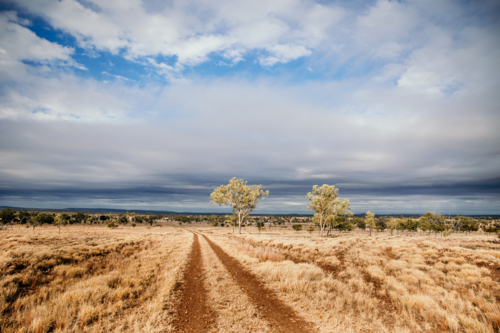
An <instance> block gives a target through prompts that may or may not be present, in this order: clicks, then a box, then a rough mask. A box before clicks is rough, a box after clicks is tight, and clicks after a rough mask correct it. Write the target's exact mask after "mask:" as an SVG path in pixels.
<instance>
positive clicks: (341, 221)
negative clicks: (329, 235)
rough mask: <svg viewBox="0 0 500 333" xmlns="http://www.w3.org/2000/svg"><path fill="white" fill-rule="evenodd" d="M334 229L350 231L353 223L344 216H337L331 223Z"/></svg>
mask: <svg viewBox="0 0 500 333" xmlns="http://www.w3.org/2000/svg"><path fill="white" fill-rule="evenodd" d="M332 227H333V228H334V229H337V230H338V231H352V230H354V225H353V224H352V222H351V221H350V220H349V219H348V218H347V217H345V216H338V217H337V218H336V219H335V220H334V224H333V225H332Z"/></svg>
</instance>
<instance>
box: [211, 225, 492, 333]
mask: <svg viewBox="0 0 500 333" xmlns="http://www.w3.org/2000/svg"><path fill="white" fill-rule="evenodd" d="M212 238H213V239H214V241H216V242H217V243H218V245H219V246H221V247H222V248H223V249H225V250H226V251H227V252H228V253H230V254H231V255H232V256H234V257H235V258H237V259H238V260H240V261H241V262H242V263H244V264H245V265H246V266H247V268H248V269H250V270H251V271H252V272H254V273H255V274H256V275H257V276H259V277H260V278H261V279H262V281H264V282H265V283H266V284H267V285H268V287H269V288H271V289H274V290H276V291H278V293H279V295H280V297H281V298H282V299H283V300H285V301H286V302H287V303H288V304H291V305H292V306H293V307H294V308H295V309H296V310H297V311H298V312H299V313H301V314H302V315H303V316H304V317H305V318H306V319H307V320H310V321H312V322H314V323H315V324H317V325H318V327H320V328H321V330H322V331H324V332H349V331H356V332H359V331H370V332H418V331H447V332H498V330H499V328H500V321H499V319H500V316H499V314H500V307H499V304H500V283H499V281H498V275H496V277H495V279H496V280H494V279H493V278H492V274H493V275H494V274H496V273H495V271H494V270H493V268H494V269H495V270H496V269H497V268H498V267H500V252H499V249H500V247H499V246H498V245H495V244H491V243H488V242H487V240H489V239H491V237H483V236H473V237H471V236H467V237H465V236H463V235H458V236H452V237H449V238H434V237H396V236H392V237H391V236H388V235H382V236H381V235H377V236H375V237H367V236H366V235H352V236H342V237H337V238H333V239H327V238H318V237H314V236H308V235H306V234H303V236H302V237H297V235H296V234H291V233H288V234H286V233H285V234H283V235H277V234H276V233H274V234H272V235H260V236H259V235H255V234H252V235H249V234H246V235H242V236H239V238H240V239H241V240H242V241H246V242H248V243H250V244H252V247H253V248H254V249H253V250H252V251H241V249H242V248H243V247H242V246H241V245H239V246H238V245H237V242H235V241H230V242H228V241H227V240H226V238H227V237H215V236H212ZM259 247H260V248H261V249H260V251H261V252H262V251H264V250H265V249H269V250H279V251H280V252H281V253H282V254H283V255H290V256H293V258H295V259H297V260H299V261H302V262H306V263H300V264H295V263H293V262H291V261H283V262H270V261H265V262H264V261H263V260H262V259H261V258H259V257H258V256H255V255H253V253H255V252H256V250H255V249H258V248H259ZM325 265H326V266H327V267H328V268H329V269H330V271H331V272H332V273H327V272H325V271H324V270H322V269H320V268H319V267H325Z"/></svg>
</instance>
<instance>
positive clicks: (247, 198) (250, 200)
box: [210, 177, 269, 234]
mask: <svg viewBox="0 0 500 333" xmlns="http://www.w3.org/2000/svg"><path fill="white" fill-rule="evenodd" d="M268 195H269V191H263V190H262V185H253V186H248V182H247V181H244V180H243V179H237V178H236V177H234V178H233V179H231V180H230V181H229V184H228V185H221V186H220V187H218V188H216V189H215V190H214V191H213V192H212V194H210V198H211V199H212V201H211V203H212V204H218V205H219V206H221V205H227V206H230V207H232V208H233V214H235V215H237V216H238V226H239V233H240V234H241V223H242V222H243V220H244V219H245V218H246V217H248V216H249V215H250V213H251V212H252V211H253V210H254V209H256V208H257V204H258V203H259V200H260V199H264V198H265V197H267V196H268Z"/></svg>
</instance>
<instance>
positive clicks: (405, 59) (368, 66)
mask: <svg viewBox="0 0 500 333" xmlns="http://www.w3.org/2000/svg"><path fill="white" fill-rule="evenodd" d="M499 102H500V2H498V1H496V0H478V1H460V0H450V1H448V0H442V1H435V0H418V1H417V0H415V1H411V0H410V1H387V0H379V1H361V0H352V1H323V0H321V1H312V0H275V1H261V0H253V1H236V0H197V1H192V0H167V1H160V0H143V1H141V0H106V1H96V0H59V1H56V0H16V1H8V0H7V1H6V0H4V1H2V2H0V206H15V207H29V208H72V207H78V208H117V209H127V210H134V209H137V210H139V209H145V210H171V211H177V212H207V213H212V212H219V213H224V212H230V209H229V208H225V207H218V206H214V205H211V204H210V198H209V195H210V193H211V192H212V191H213V190H214V189H215V188H216V187H218V186H220V185H223V184H227V183H228V181H229V179H231V178H232V177H238V178H242V179H244V180H247V181H248V182H249V184H250V185H253V184H262V185H263V189H264V190H269V191H270V195H269V197H267V198H266V199H265V200H263V201H262V202H260V203H259V207H260V209H259V210H258V211H256V213H299V214H303V213H307V212H308V211H306V210H305V208H306V206H307V198H306V194H307V193H308V192H310V191H311V189H312V186H313V185H320V186H321V185H322V184H330V185H335V186H336V187H338V188H339V193H340V195H341V198H345V199H349V200H350V203H351V208H352V210H353V212H355V213H363V212H366V211H367V210H371V211H372V212H375V213H377V214H388V213H393V214H397V213H423V212H425V211H433V212H439V213H442V214H500V131H499V125H500V107H499V105H500V103H499Z"/></svg>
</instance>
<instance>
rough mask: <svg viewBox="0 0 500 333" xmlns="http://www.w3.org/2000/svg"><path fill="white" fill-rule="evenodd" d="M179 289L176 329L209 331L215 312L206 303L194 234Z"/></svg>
mask: <svg viewBox="0 0 500 333" xmlns="http://www.w3.org/2000/svg"><path fill="white" fill-rule="evenodd" d="M179 290H180V293H181V295H182V296H181V298H180V303H179V310H178V311H177V318H176V319H175V320H174V326H175V328H176V331H178V332H196V333H198V332H200V333H201V332H207V331H209V330H210V328H211V326H212V325H213V324H214V322H215V317H216V314H215V312H214V311H212V310H211V309H210V307H209V306H208V304H207V291H206V289H205V286H204V276H203V270H202V256H201V248H200V242H199V240H198V235H196V234H194V242H193V249H192V251H191V255H190V259H189V263H188V267H187V269H186V272H185V273H184V279H183V280H182V282H181V285H180V289H179Z"/></svg>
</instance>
